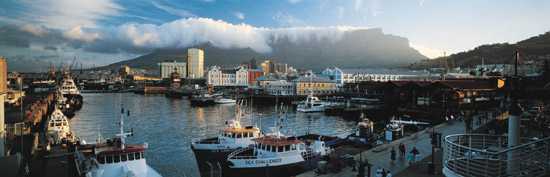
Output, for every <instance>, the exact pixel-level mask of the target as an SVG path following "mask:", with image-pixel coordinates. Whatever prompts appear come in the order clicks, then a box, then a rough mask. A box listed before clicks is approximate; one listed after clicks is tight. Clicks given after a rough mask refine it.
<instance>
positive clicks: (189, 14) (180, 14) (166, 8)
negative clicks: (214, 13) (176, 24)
mask: <svg viewBox="0 0 550 177" xmlns="http://www.w3.org/2000/svg"><path fill="white" fill-rule="evenodd" d="M151 3H152V4H153V6H155V7H156V8H158V9H160V10H163V11H165V12H166V13H169V14H172V15H175V16H178V17H183V18H187V17H195V16H196V15H195V14H193V13H192V12H190V11H188V10H185V9H177V8H173V7H172V6H168V5H164V4H160V3H158V2H156V1H152V2H151Z"/></svg>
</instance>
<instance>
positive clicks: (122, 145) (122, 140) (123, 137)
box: [117, 104, 133, 149]
mask: <svg viewBox="0 0 550 177" xmlns="http://www.w3.org/2000/svg"><path fill="white" fill-rule="evenodd" d="M126 116H127V117H130V110H127V111H126ZM119 124H120V133H119V134H117V136H118V137H120V148H121V149H125V148H126V137H128V136H132V135H133V130H132V131H130V132H124V106H123V105H122V104H120V123H119Z"/></svg>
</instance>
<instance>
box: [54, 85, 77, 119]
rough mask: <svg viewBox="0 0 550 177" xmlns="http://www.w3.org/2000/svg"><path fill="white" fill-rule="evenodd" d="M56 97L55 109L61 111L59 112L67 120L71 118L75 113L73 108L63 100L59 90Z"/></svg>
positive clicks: (65, 99)
mask: <svg viewBox="0 0 550 177" xmlns="http://www.w3.org/2000/svg"><path fill="white" fill-rule="evenodd" d="M56 97H57V100H56V104H55V105H56V108H57V109H59V110H61V112H63V114H64V115H65V116H67V118H69V119H71V118H73V117H74V115H75V111H76V110H75V107H74V106H72V105H71V104H69V103H68V101H67V98H65V97H64V96H63V94H62V93H61V92H60V91H59V90H58V92H57V95H56Z"/></svg>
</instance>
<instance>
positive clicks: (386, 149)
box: [298, 117, 481, 177]
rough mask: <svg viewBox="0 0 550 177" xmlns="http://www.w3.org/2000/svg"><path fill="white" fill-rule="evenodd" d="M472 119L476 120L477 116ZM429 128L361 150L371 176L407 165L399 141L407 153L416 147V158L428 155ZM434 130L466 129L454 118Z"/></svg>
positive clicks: (308, 174) (453, 131)
mask: <svg viewBox="0 0 550 177" xmlns="http://www.w3.org/2000/svg"><path fill="white" fill-rule="evenodd" d="M474 120H477V117H476V119H474ZM480 126H481V125H479V124H476V123H475V122H474V127H473V129H477V128H478V127H480ZM431 130H432V128H428V129H426V130H423V131H420V132H417V133H414V134H412V135H410V136H407V137H404V138H401V139H399V140H396V141H393V142H391V143H388V144H383V145H380V146H377V147H375V148H372V149H369V150H368V151H365V152H362V153H361V154H362V158H363V160H364V159H365V158H366V159H368V162H369V163H370V164H372V167H371V177H375V174H374V173H375V171H376V169H377V168H384V169H386V170H390V171H391V173H392V174H393V175H394V176H395V174H398V173H399V172H401V171H403V170H405V169H406V168H407V167H409V163H407V160H406V159H405V157H400V156H399V150H398V146H399V144H400V143H403V144H405V147H406V148H407V153H409V152H410V150H411V149H412V148H413V147H416V149H418V151H419V152H420V154H419V155H417V159H419V160H421V159H424V158H426V157H428V156H430V155H431V153H432V145H431V138H430V132H431ZM435 131H436V132H439V133H442V138H443V137H445V136H447V135H451V134H461V133H464V132H465V131H466V128H465V124H464V122H463V121H458V120H454V121H451V122H450V123H443V124H439V125H437V126H435ZM442 141H443V140H442ZM442 143H443V142H442ZM391 147H394V148H395V151H396V160H395V162H394V163H391V162H390V151H391ZM359 155H360V154H357V155H355V159H356V160H357V161H359ZM365 170H367V168H365ZM298 176H299V177H314V176H318V175H317V174H315V172H314V171H309V172H306V173H303V174H300V175H298ZM319 176H321V177H333V176H334V177H339V176H357V171H352V168H350V167H347V168H344V169H342V171H340V172H339V173H329V174H324V175H319ZM365 176H367V175H365Z"/></svg>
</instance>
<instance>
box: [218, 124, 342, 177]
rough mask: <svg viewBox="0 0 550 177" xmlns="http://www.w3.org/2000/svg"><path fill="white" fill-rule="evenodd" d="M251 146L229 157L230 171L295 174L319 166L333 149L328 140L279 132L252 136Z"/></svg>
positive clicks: (232, 173)
mask: <svg viewBox="0 0 550 177" xmlns="http://www.w3.org/2000/svg"><path fill="white" fill-rule="evenodd" d="M253 141H254V144H253V145H252V146H251V147H248V148H243V149H238V150H236V151H234V152H232V153H231V154H229V155H228V157H227V161H228V162H227V163H228V166H229V170H228V172H227V173H228V174H230V175H235V176H266V174H269V176H295V175H297V174H300V173H303V172H305V171H307V170H311V169H314V168H316V166H317V163H318V162H319V161H321V160H324V159H325V157H327V156H328V155H329V154H330V153H331V152H332V148H330V147H329V146H328V145H327V144H326V143H325V141H323V140H322V139H321V138H319V139H313V140H312V139H304V140H300V139H299V138H297V137H287V136H284V135H282V134H281V133H280V132H277V133H274V134H270V135H266V136H263V137H260V138H256V139H254V140H253Z"/></svg>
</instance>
